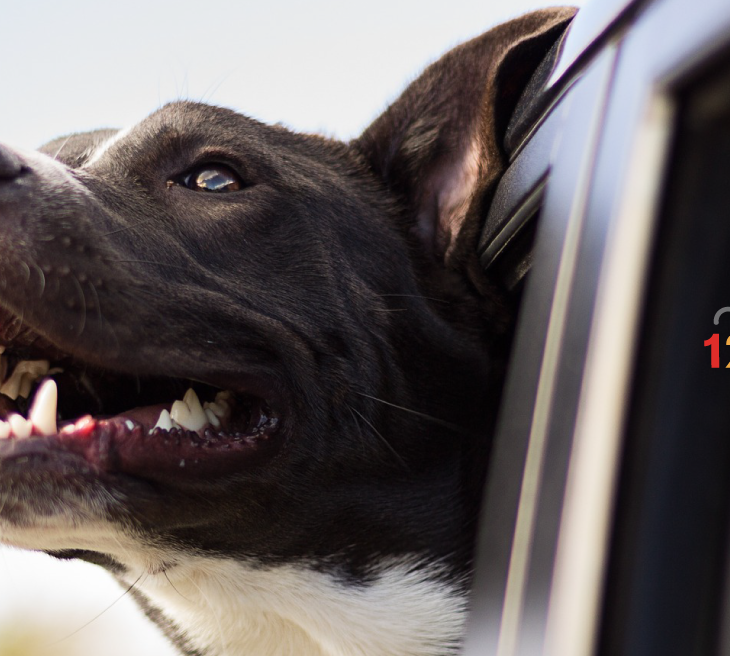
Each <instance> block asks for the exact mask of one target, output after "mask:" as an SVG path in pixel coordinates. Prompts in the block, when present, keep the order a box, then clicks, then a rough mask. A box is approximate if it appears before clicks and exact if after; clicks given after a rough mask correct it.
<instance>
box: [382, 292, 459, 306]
mask: <svg viewBox="0 0 730 656" xmlns="http://www.w3.org/2000/svg"><path fill="white" fill-rule="evenodd" d="M378 296H379V297H380V298H420V299H423V300H424V301H433V302H434V303H444V304H445V305H451V301H447V300H445V299H443V298H434V297H433V296H424V295H422V294H378Z"/></svg>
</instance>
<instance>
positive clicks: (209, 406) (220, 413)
mask: <svg viewBox="0 0 730 656" xmlns="http://www.w3.org/2000/svg"><path fill="white" fill-rule="evenodd" d="M227 406H228V404H227V403H226V407H225V408H224V407H223V406H222V405H220V404H219V403H207V402H206V403H203V409H204V410H206V414H208V413H207V411H208V410H210V411H211V413H212V414H214V415H215V416H216V417H219V418H221V419H222V418H223V417H225V416H226V415H227V414H228V407H227Z"/></svg>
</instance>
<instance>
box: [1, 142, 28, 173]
mask: <svg viewBox="0 0 730 656" xmlns="http://www.w3.org/2000/svg"><path fill="white" fill-rule="evenodd" d="M28 170H29V168H28V166H27V165H26V164H25V162H24V161H23V160H22V159H21V157H20V155H18V154H17V153H16V152H14V151H13V150H11V149H10V148H8V147H7V146H4V145H3V144H0V182H2V181H4V180H15V179H16V178H19V177H20V176H21V175H22V174H23V173H25V172H26V171H28Z"/></svg>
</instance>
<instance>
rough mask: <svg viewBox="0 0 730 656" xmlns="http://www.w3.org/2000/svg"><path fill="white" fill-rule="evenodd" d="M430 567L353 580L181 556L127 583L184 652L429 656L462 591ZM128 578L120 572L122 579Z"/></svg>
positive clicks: (460, 612) (459, 617)
mask: <svg viewBox="0 0 730 656" xmlns="http://www.w3.org/2000/svg"><path fill="white" fill-rule="evenodd" d="M439 573H440V572H439V568H438V567H436V566H426V567H423V566H417V565H416V564H415V563H407V562H399V563H391V564H390V565H389V566H386V567H383V568H381V571H380V573H379V574H377V575H376V576H375V577H374V578H373V581H372V582H370V583H368V584H365V585H357V586H353V585H348V584H345V583H344V582H342V581H340V580H338V579H337V578H336V577H334V576H332V575H330V574H326V573H322V572H319V571H314V570H313V569H310V568H307V567H305V566H303V565H285V566H274V567H265V568H262V567H260V566H254V565H248V564H242V563H240V562H235V561H233V560H218V559H212V558H195V559H192V558H188V559H186V560H185V562H182V563H180V564H178V565H176V566H174V567H172V568H170V569H167V570H166V571H164V572H162V571H160V572H159V573H156V574H149V573H147V574H143V575H142V576H140V578H139V581H138V583H137V586H138V589H139V591H141V593H142V594H144V595H145V596H146V597H147V598H148V600H149V602H150V603H151V604H152V606H153V607H156V608H157V609H159V610H160V611H161V612H162V614H163V616H164V617H165V618H166V619H167V620H168V621H169V623H170V624H171V628H173V629H174V630H176V631H177V632H178V633H180V634H181V635H182V637H183V638H184V640H185V642H186V644H187V646H188V648H189V649H190V650H191V653H200V654H205V656H237V655H239V654H246V655H247V656H268V655H271V656H273V655H278V656H282V655H288V654H291V655H292V656H293V655H296V656H356V655H357V656H365V655H367V656H395V655H402V654H419V655H423V656H429V655H433V656H436V655H437V654H439V655H442V654H444V651H443V649H444V645H449V644H451V645H453V646H454V649H455V648H456V645H457V644H458V639H459V636H460V635H461V633H462V630H463V622H464V617H465V613H464V608H465V596H464V594H463V591H462V590H461V589H460V588H457V587H456V586H453V584H447V583H445V582H444V580H443V577H439ZM137 576H138V575H135V574H134V573H133V572H130V573H129V574H127V575H126V576H125V577H124V578H125V580H128V582H129V584H131V583H133V582H134V580H135V578H137ZM439 578H441V579H442V580H438V579H439Z"/></svg>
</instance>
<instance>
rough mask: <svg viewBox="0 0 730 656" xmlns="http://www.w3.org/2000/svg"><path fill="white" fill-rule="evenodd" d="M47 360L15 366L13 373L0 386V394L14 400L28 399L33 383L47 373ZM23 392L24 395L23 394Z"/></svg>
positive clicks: (21, 363) (48, 364) (27, 361)
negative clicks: (19, 398) (20, 397)
mask: <svg viewBox="0 0 730 656" xmlns="http://www.w3.org/2000/svg"><path fill="white" fill-rule="evenodd" d="M49 368H50V363H49V362H48V360H23V361H22V362H18V364H17V365H15V369H14V370H13V373H12V374H11V375H10V378H8V379H7V380H6V381H5V382H4V383H3V384H2V385H1V386H0V394H5V396H9V397H10V398H11V399H13V400H15V399H17V398H18V396H24V397H26V398H27V397H28V396H29V395H30V388H31V387H32V385H33V383H34V382H35V381H36V380H38V379H39V378H42V377H43V376H45V375H46V374H47V373H48V369H49ZM23 392H25V394H23Z"/></svg>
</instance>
